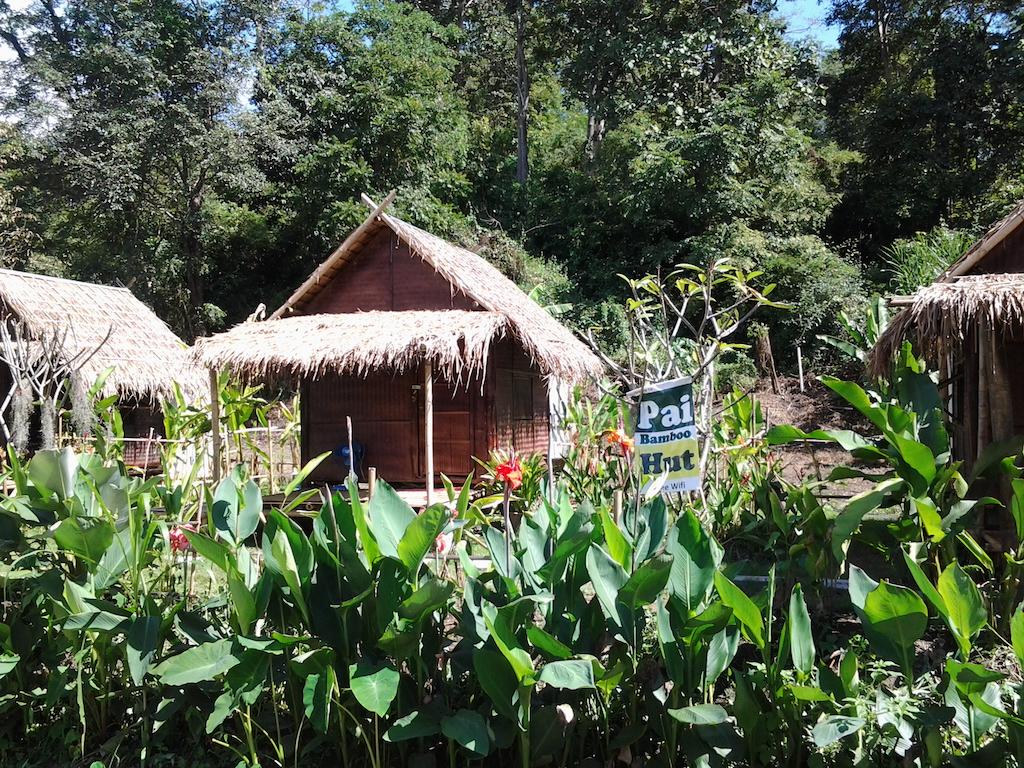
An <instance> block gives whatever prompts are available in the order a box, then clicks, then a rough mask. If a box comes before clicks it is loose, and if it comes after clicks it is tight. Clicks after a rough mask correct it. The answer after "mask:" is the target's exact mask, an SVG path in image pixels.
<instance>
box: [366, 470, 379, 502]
mask: <svg viewBox="0 0 1024 768" xmlns="http://www.w3.org/2000/svg"><path fill="white" fill-rule="evenodd" d="M376 490H377V468H376V467H369V468H368V469H367V470H366V499H367V501H369V500H370V499H372V498H373V493H374V491H376Z"/></svg>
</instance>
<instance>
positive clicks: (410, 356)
mask: <svg viewBox="0 0 1024 768" xmlns="http://www.w3.org/2000/svg"><path fill="white" fill-rule="evenodd" d="M509 330H510V327H509V323H508V322H507V320H506V318H504V317H503V316H502V315H500V314H498V313H495V312H475V311H465V310H440V311H431V310H424V311H415V310H413V311H404V312H386V311H373V312H352V313H341V314H324V315H298V316H295V317H287V318H281V319H278V320H266V321H263V322H246V323H242V324H241V325H237V326H235V327H234V328H232V329H231V330H230V331H227V332H225V333H219V334H216V335H215V336H210V337H207V338H203V339H199V340H198V341H197V342H196V344H195V346H194V347H193V352H192V360H193V361H194V362H195V363H196V364H198V365H202V366H205V367H207V368H214V369H223V368H227V369H230V370H232V371H233V372H235V373H236V374H238V375H239V376H242V377H243V378H247V379H276V378H281V377H283V376H297V377H301V378H312V379H318V378H321V377H323V376H325V375H327V374H339V375H355V376H366V375H367V374H369V373H371V372H378V371H391V372H395V373H402V372H404V371H407V370H410V369H413V368H415V367H417V366H419V365H420V364H422V363H423V362H427V361H429V362H430V363H431V364H432V365H433V367H434V369H435V370H436V371H438V373H439V374H440V375H441V376H443V377H444V378H446V379H448V380H450V381H453V382H458V381H462V380H465V379H467V378H469V377H470V376H476V375H481V374H482V373H483V372H484V371H485V370H486V366H487V360H488V357H489V354H490V348H491V344H493V343H494V342H495V341H497V340H499V339H502V338H504V337H505V336H506V335H507V334H508V332H509Z"/></svg>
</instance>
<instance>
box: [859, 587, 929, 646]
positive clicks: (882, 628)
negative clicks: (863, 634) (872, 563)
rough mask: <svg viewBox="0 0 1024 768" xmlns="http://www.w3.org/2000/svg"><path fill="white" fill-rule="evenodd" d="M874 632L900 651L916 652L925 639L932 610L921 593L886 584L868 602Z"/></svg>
mask: <svg viewBox="0 0 1024 768" xmlns="http://www.w3.org/2000/svg"><path fill="white" fill-rule="evenodd" d="M864 615H865V617H866V618H867V620H868V621H869V622H870V624H871V626H872V628H873V629H874V630H875V631H877V632H879V633H880V634H881V635H883V636H884V637H886V638H887V639H889V640H890V641H891V642H893V643H894V644H895V645H897V646H899V647H900V648H904V649H909V648H912V647H913V645H914V643H916V642H917V641H918V640H920V639H921V638H922V637H923V636H924V631H925V629H926V628H927V626H928V609H927V608H926V607H925V604H924V601H923V600H921V598H920V597H918V595H917V593H915V592H913V591H912V590H910V589H907V588H906V587H901V586H898V585H895V584H889V583H888V582H885V581H882V582H880V583H879V584H878V586H877V587H875V589H873V590H872V591H871V592H869V593H868V596H867V598H866V599H865V600H864Z"/></svg>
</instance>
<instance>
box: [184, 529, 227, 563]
mask: <svg viewBox="0 0 1024 768" xmlns="http://www.w3.org/2000/svg"><path fill="white" fill-rule="evenodd" d="M185 538H187V539H188V543H189V544H191V545H192V549H194V550H195V551H196V552H198V553H199V554H200V555H201V556H202V557H203V558H204V559H205V560H208V561H209V562H210V563H212V564H213V565H215V566H217V567H218V568H219V569H220V570H222V571H224V572H227V571H228V570H229V569H231V568H234V562H235V558H234V556H233V555H232V553H231V550H230V549H228V547H227V545H225V544H223V543H222V542H219V541H217V540H216V539H211V538H210V537H209V536H204V535H203V534H201V533H195V532H194V531H185Z"/></svg>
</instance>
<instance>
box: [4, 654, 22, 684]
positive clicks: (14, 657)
mask: <svg viewBox="0 0 1024 768" xmlns="http://www.w3.org/2000/svg"><path fill="white" fill-rule="evenodd" d="M19 661H21V657H20V656H19V655H18V654H16V653H4V654H2V655H0V680H3V679H4V677H6V676H7V675H9V674H10V673H11V672H13V671H14V668H15V667H17V666H18V662H19Z"/></svg>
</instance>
